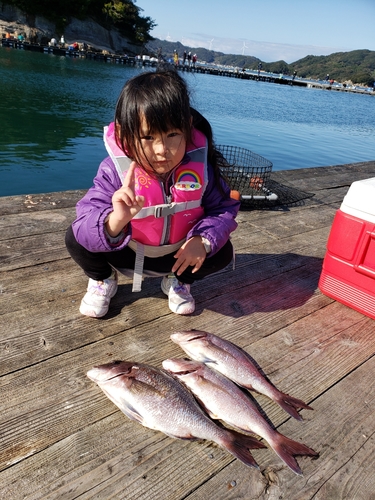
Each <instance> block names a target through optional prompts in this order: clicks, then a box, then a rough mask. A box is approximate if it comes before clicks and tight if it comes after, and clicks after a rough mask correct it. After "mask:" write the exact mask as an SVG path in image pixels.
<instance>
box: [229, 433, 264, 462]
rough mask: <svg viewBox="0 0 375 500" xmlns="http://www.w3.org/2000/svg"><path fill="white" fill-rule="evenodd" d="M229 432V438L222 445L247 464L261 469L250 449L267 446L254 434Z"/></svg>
mask: <svg viewBox="0 0 375 500" xmlns="http://www.w3.org/2000/svg"><path fill="white" fill-rule="evenodd" d="M227 432H228V438H226V439H225V442H223V443H221V444H222V446H223V447H224V448H225V449H226V450H228V451H229V453H231V454H232V455H233V456H234V457H236V458H238V460H241V462H242V463H244V464H245V465H248V466H249V467H255V468H256V469H259V465H258V464H257V463H256V461H255V458H254V457H253V455H252V454H251V453H250V451H249V450H250V449H257V448H266V446H265V445H264V444H263V443H262V442H261V441H259V440H258V439H256V438H254V437H252V436H245V434H241V433H240V432H236V431H229V430H228V431H227Z"/></svg>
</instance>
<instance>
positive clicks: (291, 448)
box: [269, 432, 319, 476]
mask: <svg viewBox="0 0 375 500" xmlns="http://www.w3.org/2000/svg"><path fill="white" fill-rule="evenodd" d="M269 443H270V445H271V447H272V449H273V451H274V452H275V453H276V454H277V455H278V456H279V457H280V458H281V460H283V461H284V462H285V463H286V465H287V466H288V467H289V468H290V469H292V471H293V472H295V473H296V474H298V475H300V476H302V470H301V469H300V466H299V465H298V463H297V460H296V459H295V458H294V457H295V456H296V455H300V456H303V455H305V456H309V457H318V456H319V453H317V452H316V451H314V450H312V449H311V448H309V447H308V446H306V445H304V444H302V443H299V442H298V441H293V439H289V438H288V437H286V436H284V435H283V434H280V433H279V432H277V433H276V435H275V437H274V438H273V439H272V441H269Z"/></svg>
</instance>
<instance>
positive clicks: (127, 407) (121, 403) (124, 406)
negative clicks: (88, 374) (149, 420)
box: [101, 387, 143, 425]
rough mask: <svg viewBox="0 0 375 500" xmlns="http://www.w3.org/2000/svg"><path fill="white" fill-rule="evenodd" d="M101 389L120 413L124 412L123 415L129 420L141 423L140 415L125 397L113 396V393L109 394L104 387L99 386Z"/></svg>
mask: <svg viewBox="0 0 375 500" xmlns="http://www.w3.org/2000/svg"><path fill="white" fill-rule="evenodd" d="M101 389H102V391H103V392H104V394H105V395H106V396H107V397H108V399H110V400H111V401H112V403H114V404H115V405H116V406H117V407H118V408H119V409H120V410H121V411H122V413H125V415H126V416H127V417H128V418H130V419H131V420H135V421H136V422H139V423H141V424H142V425H143V417H142V415H141V414H140V413H139V412H138V411H137V410H136V409H135V408H134V407H133V406H132V405H131V404H129V402H128V401H126V399H125V398H122V397H121V396H120V397H114V395H113V394H111V392H109V391H106V389H105V388H104V387H101ZM117 396H118V395H117Z"/></svg>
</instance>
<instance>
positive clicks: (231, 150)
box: [216, 145, 277, 204]
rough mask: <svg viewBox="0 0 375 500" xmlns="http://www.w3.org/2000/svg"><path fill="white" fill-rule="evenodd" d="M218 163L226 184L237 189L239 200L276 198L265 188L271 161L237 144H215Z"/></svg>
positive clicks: (251, 200)
mask: <svg viewBox="0 0 375 500" xmlns="http://www.w3.org/2000/svg"><path fill="white" fill-rule="evenodd" d="M216 150H217V152H218V164H219V166H220V170H221V173H222V175H223V177H224V179H225V180H226V182H227V184H228V186H229V187H230V189H231V190H233V191H238V193H239V195H240V199H241V202H242V203H244V204H251V203H252V202H253V201H261V200H276V199H277V195H276V194H275V193H272V192H271V191H269V190H268V189H267V182H268V181H269V178H270V174H271V170H272V162H271V161H269V160H267V159H266V158H264V157H263V156H260V155H258V154H256V153H253V152H252V151H250V150H249V149H245V148H240V147H238V146H223V145H218V146H216Z"/></svg>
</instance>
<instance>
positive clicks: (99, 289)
mask: <svg viewBox="0 0 375 500" xmlns="http://www.w3.org/2000/svg"><path fill="white" fill-rule="evenodd" d="M104 141H105V144H106V147H107V150H108V152H109V155H110V156H109V157H107V158H106V159H105V160H104V161H103V162H102V163H101V164H100V166H99V170H98V173H97V175H96V177H95V179H94V186H93V187H91V188H90V189H89V191H88V192H87V193H86V195H85V196H84V197H83V198H82V199H81V200H80V201H79V202H78V204H77V219H76V220H75V221H74V222H73V224H72V226H71V227H70V228H69V229H68V231H67V233H66V246H67V248H68V251H69V253H70V255H71V256H72V258H73V259H74V260H75V262H76V263H77V264H78V265H79V266H80V267H81V268H82V269H83V271H84V272H85V274H86V275H87V276H88V277H89V284H88V288H87V293H86V295H85V296H84V297H83V299H82V302H81V305H80V312H81V313H82V314H84V315H86V316H91V317H95V318H100V317H102V316H104V315H105V314H106V313H107V312H108V309H109V304H110V300H111V298H112V297H113V296H114V295H115V293H116V291H117V271H119V272H121V273H123V274H127V275H129V270H131V274H132V275H133V291H138V290H140V286H141V281H142V276H162V277H163V278H162V282H161V289H162V291H163V292H164V293H165V294H166V295H167V296H168V298H169V308H170V309H171V310H172V311H173V312H175V313H177V314H191V313H193V312H194V310H195V302H194V299H193V297H192V295H191V293H190V285H191V284H192V283H194V282H195V281H196V280H201V279H202V278H204V277H206V276H208V275H210V274H212V273H215V272H217V271H219V270H220V269H223V268H224V267H226V266H227V265H228V264H229V263H230V261H231V260H232V258H233V248H232V244H231V242H230V241H229V236H230V233H231V232H232V231H234V230H235V229H236V227H237V223H236V222H235V217H236V215H237V212H238V209H239V202H238V201H235V200H232V199H231V198H230V196H229V193H230V190H229V187H228V186H227V185H226V184H225V182H224V180H223V179H222V178H221V176H220V171H219V167H218V164H217V159H216V153H215V149H214V147H213V143H212V130H211V127H210V125H209V123H208V122H207V120H205V119H204V118H203V116H202V115H200V114H199V113H198V112H197V111H195V110H193V109H192V108H191V107H190V102H189V94H188V90H187V87H186V84H185V81H184V80H183V79H182V78H181V77H180V76H179V74H178V72H177V71H175V70H157V71H152V72H146V73H141V74H140V75H138V76H136V77H133V78H132V79H130V80H129V81H128V82H127V83H126V84H125V86H124V88H123V90H122V92H121V94H120V97H119V99H118V102H117V106H116V112H115V121H114V123H112V124H111V125H110V126H109V127H106V128H105V134H104Z"/></svg>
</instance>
